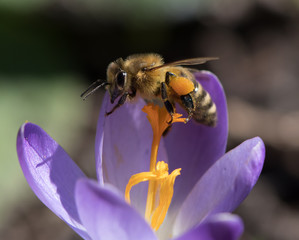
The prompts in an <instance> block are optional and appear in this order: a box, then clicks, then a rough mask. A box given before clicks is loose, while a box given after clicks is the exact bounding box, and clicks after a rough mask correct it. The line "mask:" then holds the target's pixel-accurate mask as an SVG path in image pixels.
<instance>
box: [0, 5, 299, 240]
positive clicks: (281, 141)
mask: <svg viewBox="0 0 299 240" xmlns="http://www.w3.org/2000/svg"><path fill="white" fill-rule="evenodd" d="M298 13H299V1H298V0H255V1H252V0H222V1H220V0H184V1H180V0H164V1H163V0H151V1H146V0H143V1H140V0H131V1H117V0H110V1H104V0H85V1H83V0H27V1H21V0H1V1H0V113H1V118H0V123H1V124H0V154H1V155H0V239H5V240H6V239H24V240H25V239H43V240H48V239H64V240H65V239H79V237H78V236H77V235H76V234H75V233H73V232H72V230H71V229H70V228H69V227H68V226H67V225H66V224H64V223H63V222H62V221H61V220H60V219H59V218H58V217H56V216H55V215H54V214H53V213H52V212H51V211H50V210H48V209H47V208H46V207H45V206H44V205H43V204H42V203H41V202H40V201H39V200H38V199H37V198H36V197H35V195H34V194H33V192H32V191H31V189H30V188H29V186H28V184H27V183H26V181H25V178H24V176H23V173H22V171H21V169H20V166H19V163H18V159H17V155H16V149H15V142H16V135H17V131H18V128H19V127H20V125H21V124H22V123H24V122H25V121H26V120H28V121H31V122H33V123H36V124H38V125H40V126H42V127H43V128H44V129H45V130H46V131H47V132H48V133H49V134H50V135H51V136H52V137H53V138H55V140H56V141H57V142H59V143H60V144H61V145H62V146H63V147H64V148H65V150H66V151H67V152H68V153H69V154H70V156H72V158H73V159H74V160H75V161H76V162H77V163H78V165H79V166H80V167H81V168H82V169H83V171H84V172H85V173H87V175H88V176H90V177H95V169H94V138H95V128H96V121H97V116H98V113H99V110H100V102H101V99H102V95H103V92H104V91H98V92H97V93H96V94H94V95H93V96H92V97H90V98H88V100H87V101H82V99H80V94H81V93H82V91H83V90H85V88H86V87H87V86H88V85H89V84H90V83H91V82H93V81H95V80H96V79H98V78H105V76H106V67H107V65H108V63H109V62H111V61H113V60H115V59H116V58H118V57H126V56H127V55H130V54H133V53H146V52H156V53H160V54H162V56H164V57H165V61H167V62H169V61H173V60H179V59H184V58H191V57H203V56H219V57H220V60H219V61H213V62H211V63H208V64H207V65H203V66H200V69H208V70H210V71H213V72H214V73H215V74H217V75H218V76H219V78H220V80H221V81H222V84H223V86H224V89H225V91H226V94H227V98H228V109H229V121H230V132H229V141H228V150H229V149H231V148H233V147H235V146H237V145H238V144H240V143H241V142H242V141H244V140H245V139H247V138H251V137H254V136H257V135H258V136H260V137H261V138H262V139H263V140H264V141H265V144H266V148H267V153H266V161H265V167H264V170H263V173H262V175H261V178H260V179H259V181H258V183H257V185H256V186H255V188H254V189H253V191H252V192H251V194H250V195H249V197H248V198H247V199H246V200H245V201H244V203H243V204H242V205H241V206H240V207H239V208H238V209H237V213H238V214H240V215H241V217H242V218H243V219H244V222H245V233H244V235H243V236H242V239H252V240H262V239H274V240H276V239H290V240H291V239H299V228H298V226H299V162H298V161H299V124H298V123H299V109H298V106H299V96H298V91H299V79H298V76H299V54H298V52H299V51H298V50H299V14H298Z"/></svg>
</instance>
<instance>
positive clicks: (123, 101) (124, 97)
mask: <svg viewBox="0 0 299 240" xmlns="http://www.w3.org/2000/svg"><path fill="white" fill-rule="evenodd" d="M128 96H129V93H128V92H125V93H124V94H123V95H122V96H121V97H120V99H119V100H118V103H117V104H116V105H115V106H114V107H113V108H112V109H111V111H110V112H106V116H108V115H110V114H111V113H113V112H114V111H115V110H116V109H117V108H119V107H120V106H121V105H123V104H124V103H125V102H126V100H127V97H128Z"/></svg>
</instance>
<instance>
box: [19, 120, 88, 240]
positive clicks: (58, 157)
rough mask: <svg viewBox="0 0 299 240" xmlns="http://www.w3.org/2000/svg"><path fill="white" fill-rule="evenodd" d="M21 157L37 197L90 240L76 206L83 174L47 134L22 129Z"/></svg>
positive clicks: (34, 127) (27, 126)
mask: <svg viewBox="0 0 299 240" xmlns="http://www.w3.org/2000/svg"><path fill="white" fill-rule="evenodd" d="M17 153H18V157H19V161H20V165H21V167H22V170H23V173H24V175H25V178H26V180H27V182H28V183H29V185H30V187H31V188H32V190H33V191H34V193H35V194H36V196H37V197H38V198H39V199H40V200H41V201H42V202H43V203H44V204H45V205H46V206H47V207H48V208H49V209H51V210H52V211H53V212H54V213H55V214H56V215H57V216H58V217H60V218H61V219H62V220H64V221H65V222H66V223H67V224H68V225H69V226H70V227H71V228H73V229H74V230H75V231H76V232H77V233H78V234H79V235H81V236H82V237H84V238H86V239H88V238H89V236H88V234H87V233H86V230H85V228H84V227H83V226H82V224H81V221H80V219H79V215H78V212H77V208H76V204H75V197H74V194H75V193H74V191H75V184H76V181H77V180H78V179H79V178H85V175H84V174H83V172H82V171H81V170H80V169H79V168H78V166H77V165H76V164H75V163H74V162H73V160H72V159H71V158H70V157H69V156H68V155H67V153H66V152H65V151H64V150H63V149H62V147H60V146H59V145H58V144H57V143H56V142H55V141H54V140H53V139H52V138H51V137H50V136H49V135H48V134H47V133H46V132H45V131H44V130H42V129H41V128H40V127H39V126H37V125H35V124H32V123H25V124H23V125H22V126H21V128H20V130H19V133H18V137H17Z"/></svg>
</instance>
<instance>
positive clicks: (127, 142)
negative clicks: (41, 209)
mask: <svg viewBox="0 0 299 240" xmlns="http://www.w3.org/2000/svg"><path fill="white" fill-rule="evenodd" d="M196 78H197V80H198V81H199V82H200V83H201V84H202V85H203V87H204V88H205V89H206V90H207V91H208V92H209V93H210V95H211V97H212V99H213V100H214V102H215V104H216V106H217V111H218V118H219V120H218V124H217V126H216V127H215V128H211V127H206V126H203V125H198V124H195V123H193V122H192V121H190V122H188V123H187V124H182V123H176V124H175V125H174V126H173V127H172V130H171V131H170V133H169V134H168V135H167V136H166V137H165V138H163V139H162V140H161V143H160V147H159V152H158V160H159V161H162V160H163V161H164V162H166V163H168V166H169V169H170V170H171V171H172V170H174V169H177V168H181V169H182V170H181V176H179V177H178V178H177V180H176V181H175V184H174V194H173V199H172V202H171V205H170V207H169V209H168V213H167V215H166V218H165V219H164V222H163V224H162V225H161V227H160V228H159V230H158V231H157V232H154V231H153V230H152V228H151V227H150V225H149V224H148V223H147V222H146V221H145V220H144V217H143V215H144V211H145V204H146V199H147V185H148V184H147V183H140V184H138V185H136V186H134V187H133V188H132V191H131V204H130V205H129V204H128V203H127V202H126V201H125V199H124V195H125V189H126V185H127V183H128V181H129V179H130V177H131V176H132V175H134V174H136V173H140V172H147V171H148V170H149V159H150V155H151V151H150V146H151V141H152V130H151V127H150V125H149V124H148V120H147V118H146V114H144V113H143V112H142V111H141V109H142V107H143V106H144V102H143V100H137V101H136V102H133V103H127V104H125V105H124V106H122V107H121V108H119V109H118V110H117V111H115V113H113V114H112V115H110V116H109V117H105V116H104V115H105V112H106V111H107V110H110V109H111V105H110V103H109V101H108V96H107V95H106V96H105V98H104V102H103V107H102V110H101V113H100V117H99V121H98V126H97V136H96V144H95V150H96V152H95V157H96V171H97V177H98V182H96V181H94V180H89V179H88V178H87V177H86V176H85V175H84V173H83V172H82V171H81V170H80V169H79V168H78V166H77V165H76V164H75V163H74V162H73V161H72V160H71V158H70V157H69V156H68V155H67V153H66V152H65V151H64V150H63V149H62V147H60V146H59V145H58V144H57V143H56V142H55V141H54V140H53V139H52V138H51V137H50V136H49V135H48V134H47V133H46V132H45V131H44V130H42V129H41V128H40V127H38V126H37V125H34V124H32V123H25V124H23V125H22V127H21V128H20V130H19V133H18V137H17V152H18V156H19V161H20V164H21V167H22V170H23V172H24V175H25V177H26V179H27V181H28V183H29V185H30V187H31V188H32V190H33V191H34V192H35V194H36V195H37V196H38V198H39V199H40V200H41V201H42V202H43V203H44V204H45V205H46V206H47V207H48V208H50V209H51V210H52V211H53V212H54V213H55V214H56V215H57V216H59V217H60V218H61V219H62V220H64V221H65V222H66V223H67V224H68V225H69V226H70V227H71V228H73V229H74V231H76V232H77V233H78V234H79V235H80V236H81V237H83V238H84V239H105V240H106V239H108V240H110V239H112V240H113V239H132V240H134V239H136V240H137V239H145V240H154V239H176V240H193V239H204V240H209V239H238V238H239V236H240V235H241V233H242V232H243V223H242V220H241V219H240V218H239V217H238V216H236V215H233V214H231V213H230V212H232V211H233V210H234V209H235V208H236V207H237V206H238V205H239V204H240V203H241V202H242V201H243V200H244V199H245V197H246V196H247V195H248V194H249V192H250V191H251V189H252V187H253V186H254V184H255V183H256V181H257V179H258V177H259V175H260V172H261V169H262V166H263V162H264V157H265V148H264V144H263V142H262V140H261V139H260V138H258V137H256V138H253V139H250V140H247V141H245V142H243V143H242V144H241V145H239V146H238V147H236V148H235V149H233V150H231V151H229V152H228V153H226V154H225V148H226V141H227V134H228V124H227V108H226V100H225V95H224V92H223V89H222V87H221V85H220V83H219V81H218V79H217V78H216V77H215V76H214V75H213V74H211V73H209V72H205V71H203V72H199V73H197V74H196Z"/></svg>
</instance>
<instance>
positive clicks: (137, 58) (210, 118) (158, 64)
mask: <svg viewBox="0 0 299 240" xmlns="http://www.w3.org/2000/svg"><path fill="white" fill-rule="evenodd" d="M216 59H218V58H216V57H204V58H191V59H185V60H179V61H175V62H171V63H164V60H163V58H162V57H161V56H160V55H158V54H154V53H151V54H135V55H131V56H129V57H127V58H126V59H125V60H124V59H122V58H118V59H116V60H115V61H113V62H111V63H110V64H109V65H108V68H107V79H106V80H105V81H103V80H97V81H96V82H94V83H93V84H92V85H90V86H89V87H88V88H87V90H86V91H84V92H83V93H82V94H81V97H83V99H85V98H86V97H88V96H89V95H90V94H92V93H94V92H95V91H96V90H97V89H98V88H100V87H106V89H107V90H108V92H109V94H110V101H111V103H112V104H113V103H114V102H115V101H116V100H117V99H118V101H117V103H116V104H115V105H114V107H113V108H112V109H111V111H109V112H107V113H106V115H110V114H112V113H113V112H114V111H115V110H116V109H117V108H119V107H120V106H122V105H123V104H124V103H125V102H126V101H127V100H129V99H134V98H135V97H137V96H140V97H142V98H143V99H145V100H146V101H147V102H151V101H160V102H162V103H163V104H164V106H165V108H166V109H167V111H168V113H169V114H170V116H171V121H170V122H169V124H170V123H171V122H172V117H173V114H174V113H175V111H176V107H175V104H176V103H178V104H179V105H180V106H181V107H182V108H183V109H185V110H186V112H187V114H188V117H187V118H186V122H188V121H189V120H190V119H191V118H192V119H194V120H195V121H196V122H198V123H201V124H204V125H207V126H213V127H214V126H216V124H217V108H216V105H215V103H214V102H213V100H212V98H211V96H210V94H209V93H208V92H207V91H206V90H205V89H204V88H203V87H202V85H201V84H200V83H199V82H198V81H196V79H195V77H194V75H193V72H194V69H190V68H188V67H184V66H192V65H199V64H203V63H206V62H207V61H211V60H216Z"/></svg>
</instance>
